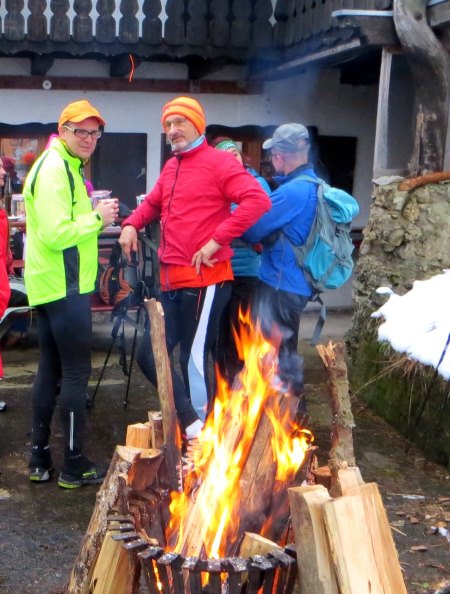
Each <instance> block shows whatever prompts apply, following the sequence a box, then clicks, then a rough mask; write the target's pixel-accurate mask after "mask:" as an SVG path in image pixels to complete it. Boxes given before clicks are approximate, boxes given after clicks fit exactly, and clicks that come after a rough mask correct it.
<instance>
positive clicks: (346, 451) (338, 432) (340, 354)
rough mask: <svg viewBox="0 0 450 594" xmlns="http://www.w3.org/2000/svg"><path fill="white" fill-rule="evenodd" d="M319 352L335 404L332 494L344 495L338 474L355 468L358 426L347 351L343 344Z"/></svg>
mask: <svg viewBox="0 0 450 594" xmlns="http://www.w3.org/2000/svg"><path fill="white" fill-rule="evenodd" d="M316 348H317V351H318V352H319V355H320V357H321V359H322V361H323V363H324V365H325V367H326V369H327V372H328V389H329V393H330V402H331V413H332V423H331V450H330V457H329V465H330V471H331V494H332V495H340V494H341V491H340V488H339V481H338V471H339V470H340V469H341V468H347V467H348V466H355V454H354V450H353V435H352V429H353V427H354V426H355V422H354V419H353V413H352V408H351V403H350V397H349V386H348V379H347V365H346V363H345V347H344V343H342V342H336V343H334V342H332V341H330V342H329V343H328V346H326V347H325V346H323V345H317V347H316Z"/></svg>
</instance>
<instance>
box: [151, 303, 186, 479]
mask: <svg viewBox="0 0 450 594" xmlns="http://www.w3.org/2000/svg"><path fill="white" fill-rule="evenodd" d="M145 308H146V310H147V313H148V317H149V319H150V336H151V341H152V349H153V356H154V358H155V365H156V374H157V378H158V395H159V402H160V405H161V414H162V426H163V436H164V444H165V457H166V465H167V472H168V478H169V484H170V487H171V488H172V490H174V491H176V490H178V488H179V485H178V471H177V469H178V468H180V465H181V435H180V430H179V427H178V422H177V413H176V410H175V402H174V397H173V384H172V373H171V370H170V362H169V355H168V354H167V348H166V330H165V325H164V312H163V309H162V306H161V303H159V302H158V301H156V300H155V299H149V300H147V301H145Z"/></svg>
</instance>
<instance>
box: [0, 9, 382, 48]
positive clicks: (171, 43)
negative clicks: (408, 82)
mask: <svg viewBox="0 0 450 594" xmlns="http://www.w3.org/2000/svg"><path fill="white" fill-rule="evenodd" d="M391 6H392V0H187V1H185V0H166V1H163V2H161V1H160V0H139V1H138V0H120V2H119V1H115V0H97V2H95V3H93V2H91V0H70V1H69V0H50V1H47V2H46V1H45V0H28V1H27V2H26V5H25V2H24V0H8V1H6V0H3V1H2V0H0V49H1V50H2V51H3V53H5V52H7V53H8V54H9V55H11V54H15V53H17V52H20V51H26V50H28V51H33V50H35V51H36V52H41V53H49V52H54V51H59V50H61V51H68V52H70V53H74V52H75V53H79V54H82V53H87V52H89V51H98V52H101V53H104V54H108V55H113V54H115V53H120V51H134V50H136V54H137V55H142V56H146V55H147V56H148V55H152V54H157V53H161V51H162V52H163V53H165V54H172V55H178V56H181V55H183V53H185V52H186V53H187V52H188V51H190V52H191V53H192V48H199V55H203V56H204V55H205V48H209V51H210V53H216V54H218V53H220V51H222V52H223V51H224V50H230V49H236V50H239V51H240V52H241V53H242V54H243V55H244V56H245V54H246V52H250V53H251V52H252V51H258V50H264V49H270V48H272V49H274V48H286V47H290V46H292V45H297V44H301V43H302V42H304V41H307V40H309V39H311V38H313V37H320V36H324V35H326V34H327V33H328V32H330V30H332V29H333V28H334V29H336V28H338V23H337V22H336V20H335V19H333V18H332V13H333V12H334V11H337V10H341V9H352V8H359V9H366V10H383V9H389V8H391ZM133 48H134V50H133ZM176 48H178V50H177V49H176ZM182 48H185V51H184V50H183V49H182ZM188 48H189V50H188ZM200 48H201V50H202V51H200ZM177 52H178V53H177ZM225 53H226V52H225Z"/></svg>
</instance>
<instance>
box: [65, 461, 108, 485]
mask: <svg viewBox="0 0 450 594" xmlns="http://www.w3.org/2000/svg"><path fill="white" fill-rule="evenodd" d="M105 476H106V468H101V467H99V466H98V465H97V464H94V462H92V461H91V460H89V459H88V458H86V457H85V456H80V457H79V458H78V459H76V460H74V461H71V462H68V463H65V464H64V468H63V470H62V471H61V473H60V475H59V478H58V486H59V487H62V488H63V489H77V488H78V487H82V486H84V485H95V484H98V483H102V482H103V479H104V478H105Z"/></svg>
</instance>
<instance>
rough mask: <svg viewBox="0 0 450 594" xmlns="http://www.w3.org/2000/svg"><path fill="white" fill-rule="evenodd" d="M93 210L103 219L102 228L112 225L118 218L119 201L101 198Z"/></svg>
mask: <svg viewBox="0 0 450 594" xmlns="http://www.w3.org/2000/svg"><path fill="white" fill-rule="evenodd" d="M95 210H96V211H97V212H98V213H99V215H100V216H101V217H102V219H103V226H104V227H107V226H108V225H111V223H114V221H115V220H116V219H117V217H118V216H119V200H118V199H117V198H103V199H101V200H99V201H98V202H97V206H96V207H95Z"/></svg>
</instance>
